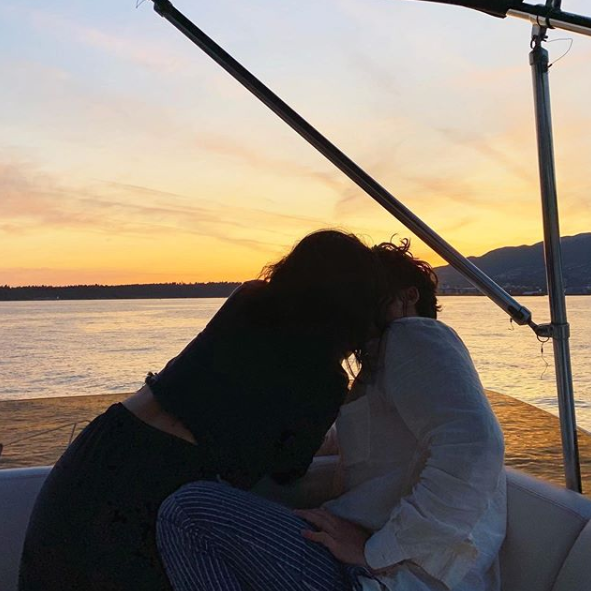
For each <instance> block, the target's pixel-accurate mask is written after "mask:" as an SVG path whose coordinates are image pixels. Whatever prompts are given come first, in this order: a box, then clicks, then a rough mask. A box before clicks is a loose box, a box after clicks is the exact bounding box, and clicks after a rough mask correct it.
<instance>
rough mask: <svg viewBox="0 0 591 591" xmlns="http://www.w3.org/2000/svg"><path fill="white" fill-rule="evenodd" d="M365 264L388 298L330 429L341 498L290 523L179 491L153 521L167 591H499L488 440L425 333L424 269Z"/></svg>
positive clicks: (499, 448)
mask: <svg viewBox="0 0 591 591" xmlns="http://www.w3.org/2000/svg"><path fill="white" fill-rule="evenodd" d="M374 253H375V256H376V261H375V262H376V269H378V270H379V269H382V270H383V271H384V273H383V274H382V275H383V279H384V283H385V284H384V285H382V286H381V287H380V289H381V293H384V294H388V297H386V300H385V301H384V308H383V312H382V313H381V314H380V317H381V321H380V320H378V323H379V324H380V325H381V327H380V328H381V330H379V331H376V334H381V337H380V338H378V339H377V340H376V342H375V343H374V346H373V354H370V351H369V349H370V348H368V351H367V352H366V353H367V354H366V355H364V356H363V364H362V365H363V369H362V371H361V374H360V375H359V376H358V378H357V379H356V381H355V384H354V386H353V388H352V389H351V392H350V393H349V396H348V397H347V399H346V400H345V404H344V405H343V406H342V407H341V410H340V413H339V417H338V419H337V430H338V440H339V444H340V455H341V471H340V472H341V481H342V488H341V490H340V494H338V496H337V495H335V498H334V500H332V501H330V502H328V503H326V504H325V505H324V506H323V507H321V508H319V509H314V510H310V511H296V512H295V514H294V512H292V511H291V510H290V509H288V508H287V507H285V506H284V505H281V504H279V503H274V502H272V501H269V500H267V499H265V498H262V497H260V496H258V495H257V494H253V493H252V492H247V491H243V490H238V489H234V488H232V487H230V486H229V485H227V484H224V483H223V482H195V483H190V484H188V485H186V486H184V487H182V488H181V489H179V490H178V491H177V492H176V493H174V494H173V495H171V497H169V498H168V499H167V501H166V502H165V503H164V504H163V505H162V507H161V509H160V512H159V518H158V532H159V544H160V547H161V553H162V556H163V557H164V560H165V566H166V568H167V573H168V574H169V577H170V579H171V583H172V585H173V588H174V589H175V591H196V590H203V591H212V590H213V589H215V590H216V591H250V590H252V589H256V590H257V591H278V590H281V591H304V590H306V591H449V590H453V591H500V581H499V573H498V559H497V555H498V551H499V548H500V546H501V543H502V541H503V538H504V535H505V522H506V486H505V473H504V470H503V454H504V445H503V437H502V433H501V430H500V428H499V425H498V423H497V421H496V419H495V417H494V415H493V413H492V410H491V408H490V406H489V404H488V401H487V399H486V397H485V395H484V391H483V388H482V385H481V383H480V380H479V378H478V375H477V373H476V370H475V369H474V365H473V364H472V361H471V359H470V355H469V353H468V351H467V350H466V348H465V346H464V344H463V343H462V341H461V340H460V338H459V337H458V336H457V334H456V333H455V332H454V331H453V330H452V329H451V328H449V327H448V326H446V325H445V324H443V323H441V322H439V321H437V320H436V316H437V310H438V307H437V299H436V296H435V290H436V285H437V279H436V277H435V275H434V273H433V270H432V269H431V267H430V266H429V265H427V264H426V263H424V262H422V261H419V260H417V259H414V258H413V257H412V255H411V254H410V253H409V252H408V243H407V242H403V244H402V245H401V246H395V245H393V244H391V243H385V244H381V245H379V246H377V247H375V248H374ZM310 420H311V421H313V420H314V417H310ZM302 518H303V519H302ZM312 526H316V529H314V528H313V527H312Z"/></svg>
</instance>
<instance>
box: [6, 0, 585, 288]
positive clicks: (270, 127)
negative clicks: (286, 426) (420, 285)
mask: <svg viewBox="0 0 591 591" xmlns="http://www.w3.org/2000/svg"><path fill="white" fill-rule="evenodd" d="M585 4H586V3H585V2H583V0H570V1H568V5H567V0H565V7H564V8H565V10H571V11H573V12H577V11H578V12H581V13H584V12H585V10H586V8H588V7H586V6H585ZM177 5H178V8H179V9H181V10H183V11H184V12H186V14H187V15H188V16H189V17H190V18H192V19H194V20H195V22H197V23H198V24H199V25H200V26H202V27H203V29H204V30H205V31H206V32H208V33H209V34H211V35H212V36H213V37H214V39H216V40H217V41H219V42H220V43H221V44H222V46H225V47H226V48H227V49H229V50H230V52H231V53H232V54H233V55H235V56H236V57H237V58H238V59H239V60H241V61H243V63H244V64H245V65H246V66H247V67H249V68H250V69H251V70H252V71H253V72H254V73H255V74H256V75H258V76H260V78H261V79H262V80H263V81H264V82H266V83H267V84H268V85H269V86H270V87H271V88H272V89H274V90H276V91H277V93H278V94H279V95H280V96H281V97H282V98H284V99H285V100H286V101H287V102H288V103H289V104H290V105H292V106H293V107H294V108H296V110H299V111H300V112H301V114H302V115H303V116H304V117H305V118H307V119H308V120H309V121H310V122H311V123H313V124H314V125H316V126H317V127H318V128H319V129H320V131H322V132H323V133H324V134H325V135H326V136H327V137H329V138H330V139H331V140H332V141H334V142H335V143H336V144H337V145H338V146H339V147H341V148H342V149H343V151H344V152H345V153H346V154H348V155H349V156H351V157H352V158H353V159H354V160H355V161H356V162H358V163H359V164H360V165H361V166H362V167H364V168H366V170H367V171H368V172H369V173H370V174H372V175H373V176H375V178H376V179H377V180H378V181H380V182H381V183H382V184H383V185H384V186H385V187H387V188H388V189H390V190H391V191H392V192H393V194H394V195H396V197H397V198H399V199H400V200H401V201H402V202H403V203H405V205H407V206H408V207H409V208H410V209H411V210H413V211H414V212H415V213H416V214H418V215H419V216H420V217H421V218H423V219H424V220H425V221H426V222H427V223H428V224H430V225H431V226H432V227H433V228H434V229H435V230H436V231H438V232H439V233H440V234H441V235H442V236H443V237H444V238H445V239H446V240H448V241H449V242H451V243H452V244H453V245H454V246H455V247H456V248H457V249H458V250H459V251H460V252H462V253H464V254H466V255H476V256H478V255H482V254H484V253H486V252H488V251H490V250H493V249H494V248H498V247H500V246H506V245H520V244H532V243H535V242H539V241H540V240H541V239H542V227H541V215H540V211H539V210H540V205H539V188H538V171H537V163H536V152H535V135H534V133H535V132H534V123H533V112H532V109H533V105H532V99H531V88H530V84H531V82H530V73H529V65H528V62H527V53H528V41H529V29H528V26H527V25H526V24H524V23H522V22H519V21H511V20H510V19H506V20H505V21H502V20H499V19H493V18H490V17H488V16H486V15H482V14H478V13H475V12H473V11H469V10H462V9H454V8H450V7H445V6H437V5H433V4H429V3H420V2H402V1H400V0H389V1H387V2H386V1H384V0H319V1H318V2H308V3H304V4H302V3H301V2H296V1H295V0H287V1H286V2H283V3H281V5H278V4H277V3H273V2H270V0H252V1H250V2H248V3H239V4H236V3H235V2H232V1H231V0H217V1H216V2H214V1H213V0H205V1H204V2H201V3H198V4H194V3H190V2H188V0H177ZM561 37H564V34H555V33H552V35H551V38H552V39H555V40H556V41H557V42H556V43H552V44H551V45H550V46H549V48H548V49H549V51H550V52H551V56H552V58H553V59H556V58H557V57H559V56H560V55H561V53H562V45H563V44H562V42H560V41H559V40H560V38H561ZM436 42H437V43H438V46H440V49H441V51H433V47H434V43H436ZM0 50H1V51H0V73H1V75H2V77H3V80H4V82H5V84H4V89H3V93H2V96H0V138H2V139H1V140H0V252H2V253H3V257H2V261H1V262H0V284H8V285H11V286H18V285H32V284H37V285H38V284H51V285H72V284H96V283H101V284H107V285H114V284H123V283H144V282H146V283H161V282H175V281H177V282H188V283H192V282H207V281H242V280H245V279H249V278H252V277H255V276H256V275H258V273H259V271H260V270H261V268H262V267H263V266H264V265H265V264H267V263H268V262H270V261H274V260H277V259H278V258H279V257H280V256H282V255H283V254H284V253H285V252H286V251H287V250H288V249H289V248H290V247H291V246H292V245H293V244H294V243H295V242H296V241H297V240H298V239H300V238H301V237H302V236H304V235H305V234H307V233H309V232H311V231H313V230H316V229H319V228H324V227H336V228H341V229H346V230H348V231H352V232H355V233H358V234H360V235H361V236H362V237H364V238H365V239H366V240H367V241H368V242H370V243H375V242H380V241H383V240H388V239H390V237H391V236H393V235H396V237H406V236H410V233H409V232H408V231H407V230H406V229H405V228H404V227H403V226H402V225H401V224H400V223H399V222H398V221H396V220H394V219H393V218H392V217H391V216H390V215H389V214H388V213H386V212H385V211H383V210H382V209H381V208H380V207H379V206H378V205H377V204H375V203H374V202H373V201H372V200H371V199H370V198H369V197H368V196H366V195H365V194H363V193H362V191H361V190H360V189H358V188H357V187H356V186H355V185H353V183H351V182H350V181H349V180H348V179H346V178H345V177H344V176H343V175H342V174H341V173H340V172H339V171H337V170H336V169H334V168H333V167H332V165H330V164H329V163H328V162H326V161H325V160H324V159H323V157H321V156H320V155H318V154H317V153H315V151H314V150H313V149H312V148H311V147H310V146H308V145H307V144H306V143H305V142H304V141H303V140H302V139H301V138H299V137H298V136H297V135H296V134H295V133H294V132H293V131H292V130H290V129H288V128H287V127H286V126H285V124H284V123H283V122H281V121H279V120H278V119H277V118H276V117H275V115H273V114H271V113H270V112H268V110H267V109H266V108H265V107H263V106H262V105H260V104H259V103H258V102H257V101H256V100H255V99H254V98H253V97H251V96H250V95H249V94H248V93H247V92H246V91H245V90H243V89H242V88H240V87H239V86H238V84H237V83H236V82H234V81H233V80H231V79H230V78H229V77H228V76H227V75H226V74H225V73H224V72H222V71H221V70H220V69H219V67H218V66H217V65H215V64H213V62H211V60H209V58H207V57H205V56H204V55H202V54H201V53H200V52H199V51H198V50H197V49H196V48H195V47H193V46H192V45H191V44H190V43H189V42H188V41H187V40H186V39H184V38H183V37H182V36H181V35H180V34H179V33H178V32H176V31H175V30H174V29H173V28H172V27H171V26H170V25H169V24H168V23H166V22H165V21H163V20H162V19H160V18H158V17H156V16H155V15H154V14H153V12H152V11H151V10H150V9H149V5H148V4H144V5H143V6H142V7H140V9H138V10H135V9H134V2H133V1H131V2H128V3H121V2H116V1H115V0H105V1H104V2H102V3H101V4H100V5H92V4H88V5H87V4H84V5H81V4H80V3H78V2H75V1H74V0H65V1H64V2H61V3H60V4H59V6H57V5H51V6H48V5H47V3H42V2H41V0H31V1H30V2H28V3H27V4H26V5H23V3H22V2H18V0H5V2H3V3H2V5H1V6H0ZM589 59H591V40H589V39H586V38H581V37H576V38H575V44H574V47H573V49H572V51H571V52H570V53H569V54H568V56H567V57H565V59H563V60H561V61H560V62H559V63H557V64H556V67H553V68H552V70H551V85H552V101H553V119H554V124H555V143H556V146H555V149H556V160H557V172H558V184H559V199H560V207H561V216H562V217H561V230H562V234H563V235H572V234H577V233H580V232H586V231H590V230H591V207H590V205H591V181H590V180H589V177H588V174H587V171H588V170H589V169H590V168H591V133H589V132H590V130H591V113H590V112H589V109H588V103H589V96H590V95H591V78H589V77H585V76H582V75H581V71H582V68H585V67H586V65H588V63H589ZM411 238H412V236H411ZM413 252H414V253H415V254H416V255H417V256H419V257H421V258H424V259H426V260H428V261H429V262H431V263H432V264H434V265H439V264H442V260H441V259H440V258H439V257H438V256H437V255H435V254H434V253H433V252H432V251H430V249H428V248H427V247H426V246H425V245H424V244H422V243H421V242H420V241H419V240H418V239H416V238H414V239H413Z"/></svg>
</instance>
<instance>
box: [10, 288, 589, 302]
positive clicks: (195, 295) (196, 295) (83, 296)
mask: <svg viewBox="0 0 591 591" xmlns="http://www.w3.org/2000/svg"><path fill="white" fill-rule="evenodd" d="M238 285H240V284H239V283H235V284H232V287H231V288H219V289H213V290H194V291H193V290H191V291H189V290H187V291H186V292H185V291H184V290H183V291H184V292H180V293H179V292H175V291H173V290H171V291H166V290H158V292H157V293H154V292H148V291H144V292H141V293H140V292H138V293H116V289H115V288H116V287H127V286H113V293H96V290H95V289H92V290H90V291H89V292H88V293H84V291H83V290H79V291H77V292H76V293H60V292H59V290H60V289H61V288H52V289H53V290H55V292H54V293H53V294H52V295H41V294H36V293H35V291H36V288H26V289H27V293H8V294H7V293H2V291H3V290H5V289H6V288H0V302H61V301H116V300H174V299H177V300H182V299H208V298H227V297H229V296H230V295H231V293H232V292H233V291H234V290H235V289H236V287H238ZM109 287H111V286H109ZM9 289H10V290H11V291H12V290H15V291H16V290H20V289H23V288H14V287H13V288H9ZM64 289H69V288H64ZM40 291H44V290H40ZM105 291H106V290H105ZM509 293H510V294H511V295H512V296H515V297H547V295H548V294H547V293H521V292H515V291H509ZM566 295H567V297H568V296H589V295H591V294H590V293H588V292H587V293H583V292H581V293H577V292H575V293H567V294H566ZM458 296H462V297H486V296H484V294H482V293H474V292H466V291H464V290H458V291H451V290H449V289H446V290H445V292H444V293H438V294H437V297H439V298H445V297H458Z"/></svg>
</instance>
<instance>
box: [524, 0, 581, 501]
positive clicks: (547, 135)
mask: <svg viewBox="0 0 591 591" xmlns="http://www.w3.org/2000/svg"><path fill="white" fill-rule="evenodd" d="M550 2H551V0H548V4H550ZM545 37H546V28H545V27H540V26H537V25H536V26H534V31H533V37H532V51H531V53H530V65H531V69H532V76H533V87H534V100H535V112H536V131H537V138H538V164H539V169H540V187H541V195H542V215H543V223H544V256H545V260H546V278H547V283H548V296H549V299H550V318H551V324H550V326H549V327H544V328H547V329H548V330H547V332H546V334H548V335H549V336H551V337H552V345H553V349H554V365H555V368H556V386H557V390H558V407H559V412H560V425H561V432H562V452H563V457H564V473H565V477H566V486H567V487H568V488H570V489H571V490H575V491H577V492H581V471H580V465H579V448H578V441H577V428H576V419H575V404H574V394H573V382H572V370H571V363H570V349H569V340H568V339H569V325H568V322H567V317H566V298H565V294H564V282H563V276H562V256H561V249H560V230H559V224H558V201H557V196H556V175H555V170H554V146H553V139H552V117H551V112H550V87H549V79H548V52H547V51H546V49H544V48H543V47H542V42H543V41H544V39H545ZM540 328H542V327H540Z"/></svg>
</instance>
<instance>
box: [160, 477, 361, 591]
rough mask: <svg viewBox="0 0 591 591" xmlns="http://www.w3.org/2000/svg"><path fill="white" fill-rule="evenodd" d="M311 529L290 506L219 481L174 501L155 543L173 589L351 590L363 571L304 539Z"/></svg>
mask: <svg viewBox="0 0 591 591" xmlns="http://www.w3.org/2000/svg"><path fill="white" fill-rule="evenodd" d="M311 527H312V526H311V525H310V524H308V523H307V522H305V521H303V520H302V519H300V518H299V517H297V516H295V515H294V514H293V513H292V511H291V510H290V509H288V508H287V507H284V506H282V505H279V504H277V503H273V502H271V501H268V500H266V499H263V498H261V497H258V496H257V495H254V494H252V493H249V492H245V491H242V490H238V489H235V488H232V487H231V486H229V485H227V484H221V483H217V482H206V481H200V482H193V483H191V484H187V485H185V486H183V487H182V488H180V489H179V490H178V491H176V492H175V493H174V494H172V495H171V496H170V497H168V498H167V499H166V500H165V501H164V503H163V504H162V506H161V508H160V512H159V514H158V527H157V541H158V548H159V551H160V556H161V558H162V561H163V563H164V567H165V569H166V573H167V574H168V578H169V580H170V582H171V584H172V587H173V589H174V590H175V591H353V590H355V589H358V588H359V583H358V582H357V577H358V575H363V574H367V576H370V575H369V573H367V571H366V570H365V569H364V568H361V567H350V566H346V565H343V564H342V563H340V562H339V561H338V560H337V559H336V558H334V557H333V556H332V554H331V553H330V552H329V551H328V550H327V549H326V548H324V546H321V545H319V544H315V543H313V542H310V541H308V540H306V539H305V538H304V537H303V536H302V533H301V532H302V529H311Z"/></svg>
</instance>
